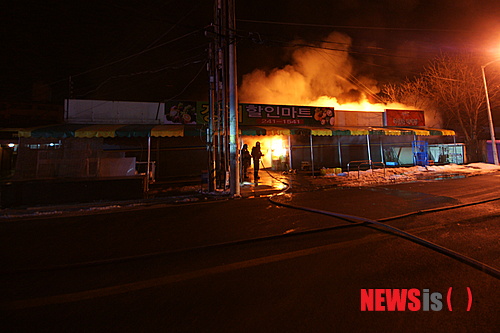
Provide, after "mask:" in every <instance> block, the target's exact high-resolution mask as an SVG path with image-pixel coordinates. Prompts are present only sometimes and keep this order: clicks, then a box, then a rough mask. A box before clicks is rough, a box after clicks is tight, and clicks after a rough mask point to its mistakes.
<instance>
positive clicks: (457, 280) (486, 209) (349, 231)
mask: <svg viewBox="0 0 500 333" xmlns="http://www.w3.org/2000/svg"><path fill="white" fill-rule="evenodd" d="M499 184H500V176H499V175H497V174H493V175H487V176H477V177H471V178H466V179H456V180H446V181H435V182H419V183H411V184H399V185H390V186H383V187H373V188H368V189H336V190H327V191H317V192H307V193H298V194H293V195H290V196H280V197H278V198H277V200H280V201H282V202H286V203H288V204H293V205H300V206H307V207H311V208H314V209H320V210H328V211H332V212H338V213H343V214H351V215H357V216H363V217H367V218H370V219H382V218H387V217H391V216H396V215H400V214H403V213H408V212H413V211H419V210H423V209H429V208H437V207H445V206H452V205H459V204H464V203H473V202H478V201H486V200H491V199H496V198H497V197H500V195H499V194H500V191H499V190H498V185H499ZM498 202H499V201H489V202H484V203H478V204H475V205H471V206H465V207H461V208H455V209H451V210H443V211H436V212H432V213H425V214H417V215H411V216H408V217H405V218H401V219H395V220H391V221H388V222H387V224H388V225H392V226H395V227H397V228H400V229H403V230H405V231H408V232H410V233H412V234H414V235H417V236H419V237H421V238H423V239H426V240H428V241H431V242H433V243H436V244H439V245H441V246H445V247H446V248H449V249H451V250H453V251H456V252H459V253H461V254H463V255H466V256H468V257H471V258H474V259H475V260H478V261H480V262H482V263H484V264H486V265H488V266H490V267H493V269H496V270H498V269H500V238H499V235H500V224H499V222H500V206H499V204H498ZM313 230H314V232H313ZM306 231H310V232H306ZM215 244H218V245H215ZM214 245H215V246H214ZM0 255H1V257H0V259H1V262H2V265H1V267H2V269H1V270H2V274H1V280H0V281H1V293H2V302H1V309H2V313H3V314H4V316H5V319H7V320H6V321H5V322H7V325H6V326H5V328H6V330H5V331H9V332H18V331H23V332H44V331H46V332H104V331H108V332H109V331H111V332H401V331H404V332H427V331H433V332H498V331H499V328H500V316H499V315H498V309H499V308H500V301H499V297H500V292H499V287H500V281H499V279H498V277H495V276H492V275H491V274H487V273H485V272H482V271H480V270H478V269H476V268H474V267H472V266H470V265H468V264H467V263H464V262H460V261H457V260H455V259H453V258H450V257H449V256H446V255H443V254H442V253H439V252H436V251H434V250H432V249H429V248H426V247H423V246H422V245H420V244H417V243H415V242H412V241H409V240H407V239H403V238H401V237H398V236H395V235H394V234H391V233H388V232H387V231H385V230H384V229H383V228H380V227H371V226H366V225H364V226H360V225H354V226H353V225H352V224H351V223H350V222H348V221H345V220H341V219H338V218H333V217H329V216H326V215H322V214H315V213H311V212H306V211H301V210H296V209H290V208H283V207H279V206H276V205H274V204H272V203H271V202H270V201H269V200H267V199H266V198H259V199H242V200H229V201H223V202H214V203H197V204H187V205H177V206H167V207H163V206H158V207H154V208H148V209H129V210H127V211H120V212H112V213H110V212H108V213H101V214H92V215H80V216H78V215H73V216H64V217H52V218H33V219H22V220H13V221H2V223H1V224H0ZM450 288H452V289H451V293H450ZM467 288H469V289H467ZM362 289H401V290H410V289H411V290H413V291H415V290H418V291H419V292H420V293H421V295H422V298H421V302H422V303H424V298H423V297H424V296H423V295H424V293H428V294H431V293H439V294H440V295H441V296H442V298H441V304H442V309H441V311H432V310H431V311H424V310H423V309H422V308H421V309H420V310H419V311H409V310H408V306H409V305H411V304H410V302H409V301H408V302H407V303H405V306H406V307H405V309H406V311H361V309H360V299H361V290H362ZM426 290H428V291H426ZM469 291H470V293H471V295H472V297H471V295H470V294H469ZM448 295H449V296H450V298H449V301H448ZM469 301H470V304H469ZM381 304H386V303H381ZM450 305H451V306H452V310H453V311H450V309H449V306H450ZM469 306H470V311H467V308H468V307H469Z"/></svg>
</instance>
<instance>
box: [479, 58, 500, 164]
mask: <svg viewBox="0 0 500 333" xmlns="http://www.w3.org/2000/svg"><path fill="white" fill-rule="evenodd" d="M497 61H500V59H496V60H493V61H490V62H489V63H487V64H486V65H483V66H481V71H482V73H483V82H484V91H485V93H486V107H487V108H488V120H489V123H490V135H491V149H492V152H493V162H494V163H495V165H498V164H499V163H498V152H497V142H496V139H495V127H494V126H493V117H492V116H491V106H490V97H489V96H488V85H487V84H486V74H485V73H484V68H485V67H486V66H488V65H491V64H492V63H494V62H497Z"/></svg>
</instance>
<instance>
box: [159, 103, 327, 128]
mask: <svg viewBox="0 0 500 333" xmlns="http://www.w3.org/2000/svg"><path fill="white" fill-rule="evenodd" d="M209 116H210V112H209V104H208V103H207V102H194V101H172V102H168V103H165V118H166V123H170V124H193V123H197V124H207V123H208V120H209ZM238 118H239V123H240V125H308V126H321V125H324V126H334V125H335V111H334V109H333V108H324V107H311V106H293V105H270V104H239V107H238ZM216 121H217V120H216Z"/></svg>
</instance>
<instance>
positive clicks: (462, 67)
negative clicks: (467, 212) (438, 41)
mask: <svg viewBox="0 0 500 333" xmlns="http://www.w3.org/2000/svg"><path fill="white" fill-rule="evenodd" d="M498 79H499V78H498V75H495V73H492V75H490V77H489V79H488V81H489V82H491V84H489V88H490V87H491V88H490V89H489V90H490V91H489V92H490V99H491V100H492V102H493V105H494V106H497V105H498V104H499V103H498V97H500V86H499V84H498V82H499V80H498ZM383 91H384V92H385V93H386V95H387V96H388V98H389V99H394V101H397V102H400V103H405V104H409V105H412V106H416V107H422V108H423V109H425V108H429V107H430V108H435V109H436V111H437V112H438V113H439V115H440V116H441V119H442V120H443V122H444V125H445V126H448V127H451V128H453V129H455V130H457V132H459V133H460V134H462V135H463V137H464V141H465V144H466V146H467V160H468V161H469V162H473V161H480V160H482V159H483V156H482V155H483V154H482V146H481V142H480V140H479V139H480V137H481V136H482V135H483V134H484V131H485V128H486V124H487V113H486V99H485V92H484V85H483V81H482V75H481V66H480V62H478V61H477V59H475V58H474V57H473V56H472V55H470V54H461V55H454V56H450V55H441V56H439V57H438V58H436V59H435V60H434V61H432V62H431V63H430V64H429V65H428V66H427V67H426V68H425V70H424V72H423V73H422V74H421V75H420V76H419V77H417V78H415V79H412V80H406V81H405V82H403V83H402V84H401V85H389V86H387V87H386V88H384V89H383Z"/></svg>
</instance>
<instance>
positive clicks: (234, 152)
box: [228, 0, 240, 197]
mask: <svg viewBox="0 0 500 333" xmlns="http://www.w3.org/2000/svg"><path fill="white" fill-rule="evenodd" d="M228 23H229V24H228V28H229V29H228V30H229V47H228V53H229V54H228V61H229V64H228V65H229V66H228V67H229V159H230V165H229V166H230V167H229V170H230V176H229V177H230V178H229V184H230V191H231V195H232V196H234V197H239V196H240V161H239V150H240V149H239V141H240V140H239V133H238V132H239V129H238V84H237V73H236V38H235V37H236V36H235V31H236V17H235V8H234V0H228Z"/></svg>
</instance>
